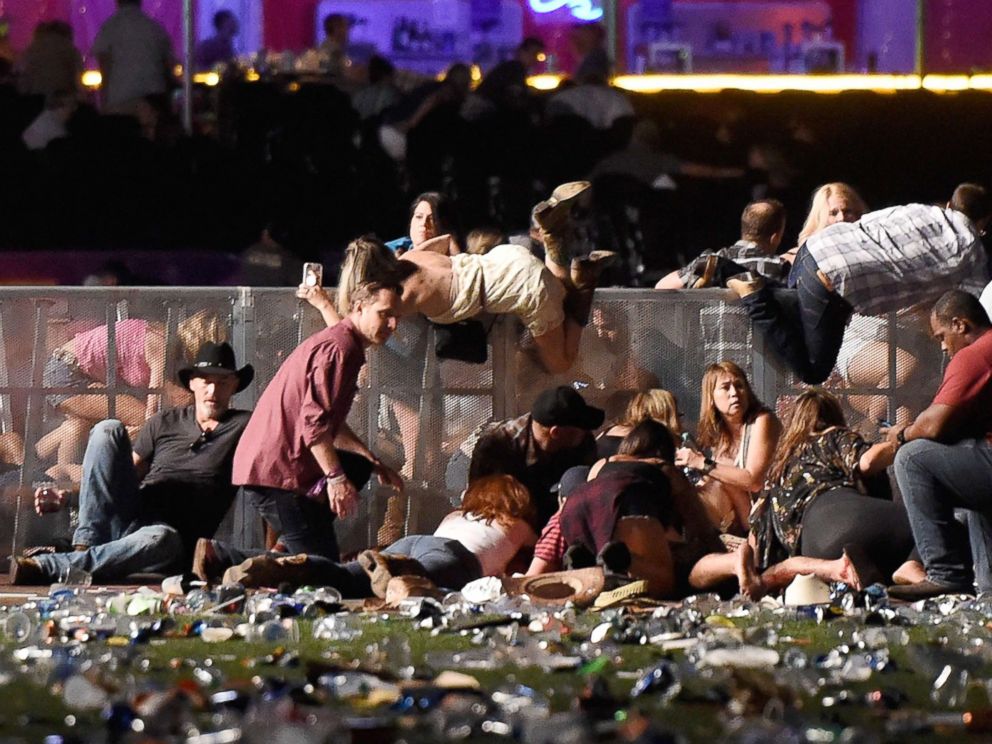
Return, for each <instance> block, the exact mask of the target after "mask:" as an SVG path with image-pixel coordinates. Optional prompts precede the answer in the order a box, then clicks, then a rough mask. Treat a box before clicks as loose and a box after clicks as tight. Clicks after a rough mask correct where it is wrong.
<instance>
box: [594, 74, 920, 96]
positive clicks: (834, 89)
mask: <svg viewBox="0 0 992 744" xmlns="http://www.w3.org/2000/svg"><path fill="white" fill-rule="evenodd" d="M613 84H614V85H616V86H617V87H619V88H623V89H624V90H629V91H633V92H637V93H656V92H658V91H662V90H694V91H699V92H707V91H718V90H749V91H754V92H756V93H778V92H779V91H783V90H804V91H810V92H814V93H839V92H841V91H845V90H885V91H887V90H916V89H918V88H919V87H920V78H919V76H918V75H621V76H619V77H616V78H614V79H613Z"/></svg>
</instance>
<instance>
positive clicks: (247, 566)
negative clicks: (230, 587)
mask: <svg viewBox="0 0 992 744" xmlns="http://www.w3.org/2000/svg"><path fill="white" fill-rule="evenodd" d="M324 578H325V577H324V576H322V575H321V572H320V571H319V570H318V569H317V568H316V567H315V566H314V565H313V564H312V563H311V562H310V559H309V558H308V557H307V555H306V554H305V553H300V554H299V555H286V556H279V557H276V556H274V555H272V554H271V553H263V554H262V555H256V556H254V557H253V558H249V559H248V560H246V561H243V562H241V563H239V564H238V565H237V566H231V567H230V568H229V569H227V570H226V571H225V572H224V578H223V583H225V584H242V585H244V586H245V587H249V588H255V587H260V586H270V587H275V586H279V585H280V584H282V583H284V582H285V583H289V584H292V585H293V586H304V585H306V584H318V585H319V584H323V583H324Z"/></svg>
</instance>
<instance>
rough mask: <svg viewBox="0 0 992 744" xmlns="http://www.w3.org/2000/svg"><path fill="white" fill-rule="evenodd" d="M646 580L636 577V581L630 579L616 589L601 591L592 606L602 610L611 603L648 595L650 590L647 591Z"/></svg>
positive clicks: (614, 603)
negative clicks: (627, 582)
mask: <svg viewBox="0 0 992 744" xmlns="http://www.w3.org/2000/svg"><path fill="white" fill-rule="evenodd" d="M648 589H649V587H648V582H647V581H645V580H644V579H638V580H637V581H631V582H630V583H629V584H624V585H623V586H619V587H617V588H616V589H611V590H610V591H608V592H603V593H602V594H600V595H599V596H598V597H596V601H595V602H593V604H592V606H593V607H595V608H596V609H597V610H602V609H605V608H607V607H612V606H613V605H617V604H620V603H621V602H624V601H625V600H628V599H639V598H641V597H648V596H649V595H650V592H649V591H648Z"/></svg>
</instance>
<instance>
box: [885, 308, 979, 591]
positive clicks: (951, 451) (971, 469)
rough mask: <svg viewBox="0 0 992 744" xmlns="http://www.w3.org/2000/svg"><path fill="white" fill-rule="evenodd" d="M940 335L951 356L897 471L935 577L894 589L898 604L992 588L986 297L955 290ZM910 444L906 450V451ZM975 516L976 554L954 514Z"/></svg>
mask: <svg viewBox="0 0 992 744" xmlns="http://www.w3.org/2000/svg"><path fill="white" fill-rule="evenodd" d="M930 328H931V330H932V331H933V336H934V338H935V339H937V341H939V342H940V346H941V348H942V349H943V350H944V351H945V352H947V354H948V356H950V357H951V361H950V362H949V363H948V365H947V369H946V370H945V371H944V379H943V381H942V382H941V384H940V389H939V390H938V391H937V395H936V396H934V399H933V402H932V403H931V404H930V406H929V407H928V408H927V409H926V410H925V411H923V412H922V413H921V414H920V415H919V416H917V417H916V420H915V421H913V423H911V424H909V425H908V426H894V427H892V428H890V429H889V430H888V431H887V436H888V439H889V440H890V441H893V442H897V443H898V444H899V445H901V446H900V447H899V451H898V452H897V453H896V460H895V469H896V479H897V480H898V482H899V490H900V491H901V492H902V496H903V501H904V502H905V503H906V511H907V512H908V514H909V521H910V524H911V525H912V527H913V538H914V539H915V540H916V548H917V550H918V551H919V553H920V557H921V558H922V561H923V566H924V568H925V569H926V573H927V578H926V579H925V580H924V581H920V582H917V583H915V584H909V585H907V586H894V587H890V588H889V595H890V596H892V597H896V598H898V599H908V600H916V599H924V598H926V597H932V596H936V595H939V594H951V593H957V592H962V593H967V594H971V593H973V591H974V589H973V584H972V580H973V579H974V580H976V582H977V584H978V589H979V591H982V592H987V591H992V566H990V559H992V323H990V322H989V317H988V315H987V314H986V312H985V309H984V308H983V307H982V306H981V304H979V302H978V299H977V298H975V297H974V296H973V295H970V294H968V293H967V292H962V291H960V290H951V291H950V292H947V293H945V294H944V295H943V296H941V298H940V299H939V300H937V304H936V305H934V308H933V313H932V314H931V316H930ZM902 445H904V446H902ZM955 509H963V510H965V514H966V515H967V527H968V530H967V531H968V536H969V537H970V541H971V550H970V551H969V550H968V546H967V544H966V543H965V538H964V536H963V534H962V530H961V528H960V525H959V524H958V523H957V522H956V521H955V519H954V510H955Z"/></svg>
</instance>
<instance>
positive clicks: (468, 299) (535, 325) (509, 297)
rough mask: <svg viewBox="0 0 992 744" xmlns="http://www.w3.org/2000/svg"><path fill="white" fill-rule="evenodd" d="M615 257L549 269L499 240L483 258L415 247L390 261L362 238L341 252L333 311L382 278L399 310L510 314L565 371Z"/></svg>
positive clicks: (446, 315)
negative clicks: (399, 292) (394, 288)
mask: <svg viewBox="0 0 992 744" xmlns="http://www.w3.org/2000/svg"><path fill="white" fill-rule="evenodd" d="M546 242H547V241H546ZM562 242H564V241H562ZM548 255H549V256H551V255H552V254H551V251H550V250H549V252H548ZM614 256H615V254H613V253H611V252H609V251H593V253H591V254H590V255H589V257H588V258H584V259H573V260H572V263H571V269H570V270H569V269H565V268H563V267H561V266H558V267H557V269H556V270H555V271H553V270H552V269H551V268H550V264H551V263H554V261H552V259H551V258H548V259H547V261H546V262H545V263H541V261H540V260H538V259H537V258H535V257H534V255H533V254H531V252H530V251H528V250H527V249H526V248H523V247H521V246H518V245H509V244H507V245H499V246H496V247H495V248H493V249H492V250H490V251H489V252H487V253H486V254H484V255H475V254H470V253H462V254H458V255H455V256H448V255H443V254H441V253H437V252H434V251H432V250H428V249H420V250H413V251H408V252H407V253H404V254H403V256H402V257H400V258H397V257H396V255H395V254H394V253H393V252H392V251H390V250H389V249H388V248H386V247H385V246H384V245H383V244H382V243H381V242H380V241H378V240H377V239H375V238H374V237H373V236H365V237H362V238H359V239H358V240H355V241H353V242H352V243H351V244H350V245H349V246H348V249H347V251H346V253H345V260H344V263H343V264H342V266H341V275H340V278H339V280H338V291H337V306H338V307H337V310H338V314H339V315H343V314H344V309H345V308H346V307H347V306H348V302H349V298H350V296H351V292H352V291H353V290H354V288H355V287H357V286H359V285H360V284H362V283H364V282H366V281H370V280H373V279H375V280H386V279H388V280H389V281H395V282H399V283H401V284H402V286H403V301H402V305H401V310H400V312H401V315H412V314H415V313H420V314H422V315H424V316H426V317H427V319H428V320H431V321H433V322H435V323H440V324H450V323H457V322H459V321H461V320H467V319H469V318H473V317H475V316H476V315H478V314H479V313H482V312H488V313H493V314H509V315H516V316H517V317H518V318H520V320H521V322H522V323H523V324H524V326H525V327H526V328H527V330H528V331H530V333H531V336H532V337H533V339H534V347H535V350H536V352H537V356H538V358H539V359H540V361H541V363H542V365H543V366H544V368H545V369H546V370H547V371H548V372H551V373H559V372H565V371H566V370H568V369H569V368H570V367H571V366H572V364H574V362H575V359H576V357H577V356H578V353H579V342H580V341H581V337H582V330H583V328H584V327H585V326H586V325H587V324H588V322H589V314H590V312H591V310H592V299H593V291H594V289H595V285H596V283H597V281H598V278H599V273H600V271H602V269H603V268H605V267H606V266H607V265H608V264H609V263H610V262H611V261H612V259H613V258H614ZM563 272H564V276H561V274H562V273H563Z"/></svg>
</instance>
